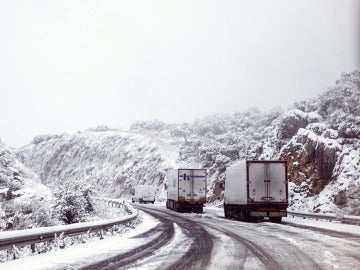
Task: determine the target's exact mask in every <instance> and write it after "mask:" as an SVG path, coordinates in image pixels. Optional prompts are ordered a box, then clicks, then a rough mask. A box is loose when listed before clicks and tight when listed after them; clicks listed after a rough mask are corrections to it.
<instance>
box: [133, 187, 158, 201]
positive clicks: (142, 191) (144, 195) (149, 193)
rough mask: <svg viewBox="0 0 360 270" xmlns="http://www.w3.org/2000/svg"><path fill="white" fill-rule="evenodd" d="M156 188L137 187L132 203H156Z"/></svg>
mask: <svg viewBox="0 0 360 270" xmlns="http://www.w3.org/2000/svg"><path fill="white" fill-rule="evenodd" d="M155 193H156V187H155V186H153V185H138V186H136V187H135V194H134V196H133V197H132V202H139V203H154V202H155Z"/></svg>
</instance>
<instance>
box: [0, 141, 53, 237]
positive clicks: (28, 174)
mask: <svg viewBox="0 0 360 270" xmlns="http://www.w3.org/2000/svg"><path fill="white" fill-rule="evenodd" d="M52 202H53V195H52V192H51V191H50V189H49V188H47V187H46V186H44V185H43V184H42V183H41V181H40V180H39V178H38V177H37V175H36V174H34V173H33V172H32V171H31V170H29V169H28V168H26V167H25V166H24V165H23V164H22V163H21V162H19V161H18V160H17V158H16V157H15V154H14V153H13V152H12V150H10V149H9V148H7V147H6V146H5V145H4V144H3V143H2V142H1V141H0V230H12V229H25V228H29V227H34V226H35V227H36V226H46V225H50V224H51V223H52V219H51V215H52V208H51V204H52Z"/></svg>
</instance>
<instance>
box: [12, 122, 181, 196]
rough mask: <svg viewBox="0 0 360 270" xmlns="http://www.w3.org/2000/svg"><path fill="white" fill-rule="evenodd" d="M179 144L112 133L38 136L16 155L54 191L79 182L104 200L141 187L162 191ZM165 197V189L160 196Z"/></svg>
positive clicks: (107, 131) (105, 130) (105, 131)
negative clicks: (142, 185)
mask: <svg viewBox="0 0 360 270" xmlns="http://www.w3.org/2000/svg"><path fill="white" fill-rule="evenodd" d="M177 149H178V147H177V146H176V141H171V142H167V139H166V137H162V136H161V135H160V134H157V135H156V136H151V134H149V135H148V136H144V135H139V134H134V133H129V132H119V131H114V130H109V129H102V130H88V131H84V132H81V133H78V134H73V135H69V134H62V135H54V136H38V137H36V138H34V140H33V143H32V144H30V145H27V146H24V147H22V148H20V149H19V150H18V152H17V153H18V157H19V159H20V160H21V161H22V162H23V163H24V164H26V165H27V166H29V167H31V168H32V169H33V170H34V171H35V172H36V173H38V174H39V176H40V179H41V181H42V182H43V183H44V184H46V185H47V186H49V187H53V188H55V187H56V186H57V185H59V184H60V183H62V182H64V181H66V180H69V179H73V180H74V181H76V180H77V179H81V180H82V181H85V182H86V183H88V184H91V185H92V186H93V188H94V189H95V190H97V191H98V192H99V194H101V195H106V196H112V197H118V196H126V195H127V196H129V194H130V193H131V190H132V188H133V187H134V186H136V185H138V184H144V183H147V184H154V185H157V186H159V187H160V188H162V187H163V186H162V184H163V182H164V177H165V175H166V171H167V170H169V169H171V168H173V167H175V166H176V164H177V163H176V156H177V155H178V151H177ZM159 192H161V190H160V191H159Z"/></svg>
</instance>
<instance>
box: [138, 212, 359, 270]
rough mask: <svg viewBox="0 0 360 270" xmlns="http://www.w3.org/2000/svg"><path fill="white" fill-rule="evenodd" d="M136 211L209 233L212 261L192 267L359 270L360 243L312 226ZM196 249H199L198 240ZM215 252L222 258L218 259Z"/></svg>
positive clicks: (273, 269) (203, 215) (272, 269)
mask: <svg viewBox="0 0 360 270" xmlns="http://www.w3.org/2000/svg"><path fill="white" fill-rule="evenodd" d="M139 208H140V209H142V210H143V211H146V212H147V213H149V214H152V213H162V216H163V217H164V216H171V217H172V219H173V220H174V221H176V222H177V223H179V224H182V223H184V221H188V222H189V224H188V226H190V231H193V229H191V226H193V224H196V226H197V228H198V226H201V227H202V228H203V229H205V230H206V231H208V233H209V234H210V236H208V237H209V239H211V241H212V243H213V245H212V246H213V252H212V254H211V257H210V259H208V258H206V260H205V261H207V264H205V263H203V264H202V265H201V267H197V268H196V269H231V270H232V269H269V270H275V269H301V270H302V269H310V270H311V269H312V270H320V269H360V255H359V254H360V242H359V241H358V240H359V238H357V237H354V235H348V236H347V235H346V234H341V233H333V234H331V232H327V233H326V234H324V233H323V232H322V231H319V230H318V229H316V228H314V229H311V228H308V227H307V228H301V227H294V226H290V225H288V224H286V223H283V224H273V223H270V222H258V223H246V222H240V221H235V220H227V219H224V218H223V217H222V216H219V215H216V214H215V215H214V214H207V213H206V212H207V211H206V210H205V212H204V214H194V213H177V212H174V211H171V210H167V209H165V208H162V207H153V206H141V207H139ZM185 223H186V222H185ZM195 233H196V231H195ZM204 235H205V236H206V234H204ZM194 245H197V244H196V241H194ZM219 246H223V247H224V248H223V249H221V248H219ZM199 248H201V246H200V245H198V249H199ZM193 249H195V247H193ZM219 249H220V254H221V255H218V256H217V255H216V251H217V250H219ZM198 255H201V254H200V253H199V254H197V255H196V256H198ZM219 260H222V263H219ZM225 261H226V264H225V265H224V264H223V262H225ZM178 265H179V267H180V268H184V266H185V265H182V264H181V263H180V262H179V264H178ZM169 269H171V268H169Z"/></svg>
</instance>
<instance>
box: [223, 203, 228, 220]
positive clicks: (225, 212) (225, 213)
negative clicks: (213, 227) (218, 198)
mask: <svg viewBox="0 0 360 270" xmlns="http://www.w3.org/2000/svg"><path fill="white" fill-rule="evenodd" d="M224 216H225V218H229V213H228V207H227V205H226V204H224Z"/></svg>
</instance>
